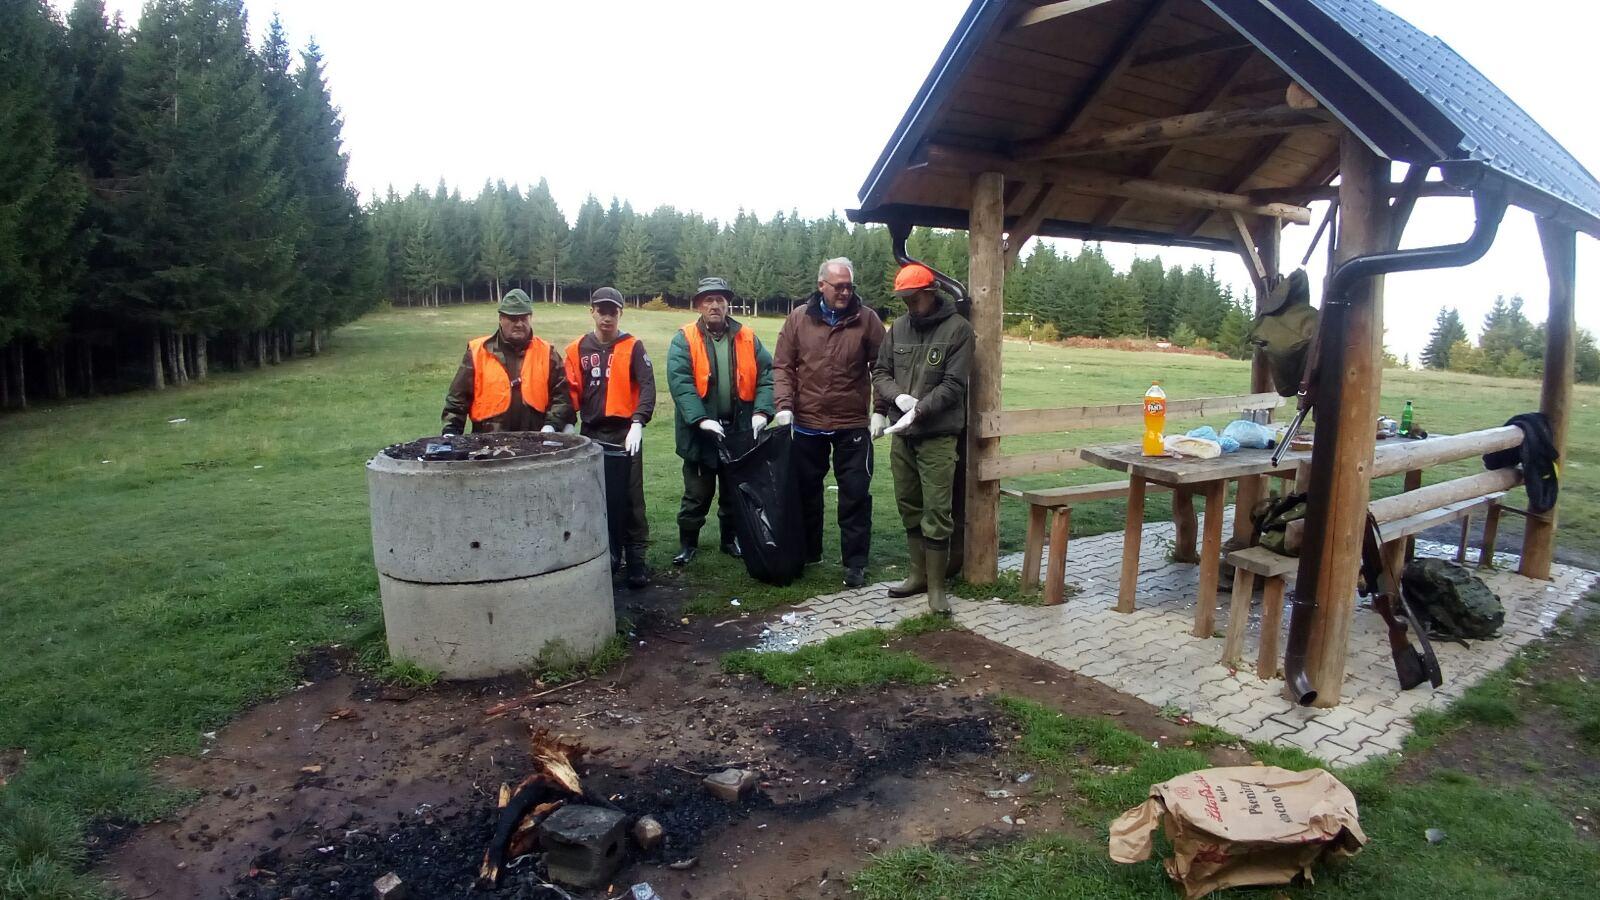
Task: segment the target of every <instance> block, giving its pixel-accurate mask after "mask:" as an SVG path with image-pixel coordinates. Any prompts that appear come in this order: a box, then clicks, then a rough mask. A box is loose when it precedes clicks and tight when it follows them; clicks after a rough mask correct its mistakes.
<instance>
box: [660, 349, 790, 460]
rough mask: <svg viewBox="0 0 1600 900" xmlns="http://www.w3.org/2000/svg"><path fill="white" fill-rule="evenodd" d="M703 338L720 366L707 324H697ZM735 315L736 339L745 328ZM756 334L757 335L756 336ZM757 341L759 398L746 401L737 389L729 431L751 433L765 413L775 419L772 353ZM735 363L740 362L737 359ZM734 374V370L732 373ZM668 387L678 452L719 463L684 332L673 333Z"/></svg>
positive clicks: (669, 357)
mask: <svg viewBox="0 0 1600 900" xmlns="http://www.w3.org/2000/svg"><path fill="white" fill-rule="evenodd" d="M696 325H697V331H698V332H699V334H700V339H701V340H702V341H704V342H705V345H706V356H707V357H709V358H710V359H711V360H712V365H713V366H715V365H716V362H715V360H716V354H715V353H714V352H713V351H712V347H711V338H710V337H709V336H708V335H707V334H706V330H705V325H704V324H701V323H696ZM743 327H744V326H743V325H740V324H739V323H738V322H736V321H734V320H733V319H732V318H729V319H728V337H729V338H732V337H733V336H734V335H735V334H737V333H738V332H739V329H741V328H743ZM752 336H754V335H752ZM755 344H756V400H755V402H754V403H745V402H744V401H742V400H740V399H739V395H738V393H737V392H735V394H734V397H733V408H734V414H733V416H732V424H731V425H730V426H728V429H727V430H728V433H729V434H730V436H731V435H733V434H740V435H745V436H749V435H750V417H751V416H753V415H755V414H756V413H758V412H759V413H761V414H762V415H764V416H766V417H767V418H769V419H770V418H772V411H773V405H772V355H771V354H770V353H768V352H767V348H766V347H764V346H762V344H761V338H759V337H757V338H756V339H755ZM735 359H736V361H735V363H734V365H738V362H737V358H735ZM720 374H721V373H720V372H715V371H713V372H712V373H711V377H712V379H713V381H712V384H711V385H710V386H709V388H708V389H707V393H708V394H709V393H711V392H712V391H715V390H716V389H717V386H716V383H715V379H716V378H717V377H718V376H719V375H720ZM728 375H729V377H730V378H731V377H733V373H731V372H730V373H728ZM667 390H668V391H669V392H670V393H671V394H672V406H673V434H674V435H675V436H676V438H677V444H678V455H679V456H681V457H683V458H684V459H686V460H688V461H689V462H693V463H699V464H701V465H706V466H713V467H714V466H717V465H718V464H719V461H718V458H717V441H716V438H714V437H712V436H711V435H710V434H707V433H706V432H705V431H702V430H701V429H700V428H699V425H698V423H699V422H700V421H701V420H702V419H705V418H707V416H706V407H705V403H704V401H702V400H701V399H700V395H699V394H697V393H695V390H694V364H693V363H691V362H690V360H689V343H688V341H687V340H685V338H684V336H683V332H682V331H678V332H676V333H674V334H673V335H672V343H671V344H670V345H669V346H668V347H667Z"/></svg>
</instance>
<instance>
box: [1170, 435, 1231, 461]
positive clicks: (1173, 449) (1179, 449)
mask: <svg viewBox="0 0 1600 900" xmlns="http://www.w3.org/2000/svg"><path fill="white" fill-rule="evenodd" d="M1161 444H1162V446H1164V447H1166V448H1167V452H1168V453H1171V454H1172V455H1174V456H1190V457H1193V458H1195V459H1216V458H1217V457H1219V456H1221V455H1222V445H1221V444H1219V443H1217V442H1216V441H1208V440H1206V439H1205V438H1199V437H1190V436H1189V435H1187V434H1169V435H1167V436H1166V437H1164V438H1162V439H1161Z"/></svg>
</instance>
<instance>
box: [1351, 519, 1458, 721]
mask: <svg viewBox="0 0 1600 900" xmlns="http://www.w3.org/2000/svg"><path fill="white" fill-rule="evenodd" d="M1361 580H1362V581H1364V582H1366V594H1367V596H1369V597H1371V598H1372V608H1373V609H1375V610H1377V612H1378V615H1380V616H1383V621H1384V622H1385V624H1387V625H1388V626H1389V655H1390V656H1392V657H1394V671H1395V674H1396V675H1399V676H1400V689H1401V690H1402V691H1409V690H1411V689H1412V688H1414V687H1416V686H1417V685H1419V684H1421V683H1423V682H1424V681H1427V682H1429V683H1431V684H1432V685H1433V686H1434V687H1438V686H1439V685H1441V684H1444V673H1443V672H1442V671H1440V669H1439V658H1438V657H1436V656H1434V655H1433V645H1432V644H1430V643H1428V632H1427V630H1426V629H1424V628H1423V627H1422V620H1421V619H1420V618H1419V617H1418V616H1417V611H1416V610H1415V609H1413V608H1412V606H1411V601H1410V600H1409V599H1407V598H1406V595H1405V590H1404V589H1403V588H1402V587H1401V584H1400V579H1399V578H1397V577H1395V573H1394V571H1393V570H1392V569H1391V568H1390V567H1389V566H1388V565H1387V564H1385V562H1384V559H1383V537H1382V536H1381V535H1380V534H1379V533H1378V520H1377V519H1374V518H1373V517H1372V513H1370V512H1369V513H1367V527H1366V534H1365V535H1364V536H1363V537H1362V541H1361ZM1408 630H1409V631H1415V632H1416V634H1417V641H1418V642H1419V643H1421V644H1422V652H1420V653H1418V652H1417V648H1415V647H1413V646H1411V639H1410V637H1409V636H1408V634H1407V632H1408Z"/></svg>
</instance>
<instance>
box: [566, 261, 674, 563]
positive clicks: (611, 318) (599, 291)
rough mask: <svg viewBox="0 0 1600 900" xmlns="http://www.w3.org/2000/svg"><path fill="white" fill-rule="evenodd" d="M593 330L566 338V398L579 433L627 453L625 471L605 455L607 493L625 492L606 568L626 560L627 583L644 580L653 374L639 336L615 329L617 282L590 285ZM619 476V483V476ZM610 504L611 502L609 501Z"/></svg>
mask: <svg viewBox="0 0 1600 900" xmlns="http://www.w3.org/2000/svg"><path fill="white" fill-rule="evenodd" d="M589 314H590V316H591V317H593V319H594V331H592V332H590V333H589V334H586V335H584V336H583V337H580V338H578V339H577V340H575V341H573V342H572V343H570V344H568V345H567V353H566V368H567V384H568V385H570V386H571V389H572V405H573V406H574V407H575V408H576V409H577V411H578V419H579V421H581V422H582V423H583V436H584V437H587V438H591V439H593V440H596V441H599V442H601V443H602V444H606V445H608V446H607V447H606V453H607V456H608V457H610V455H611V454H614V453H626V454H627V456H628V465H627V468H626V469H625V470H623V469H621V468H620V467H617V466H613V465H612V462H613V460H612V459H611V458H608V459H607V460H606V467H605V473H606V493H607V494H608V495H613V494H617V493H620V494H621V495H624V496H626V497H627V499H628V504H627V510H626V511H625V512H623V513H622V514H619V515H612V516H611V517H610V520H609V522H608V525H609V527H610V531H611V570H612V572H613V573H615V572H617V571H619V570H620V569H621V568H622V566H623V563H624V560H625V561H626V565H627V572H628V587H631V588H642V587H644V586H645V585H646V584H649V583H650V573H649V570H648V569H647V568H646V566H645V561H644V553H645V547H646V545H647V544H649V542H650V523H649V521H648V520H647V519H646V518H645V509H644V455H643V454H642V453H641V452H640V448H641V447H642V446H643V445H644V426H645V425H646V423H648V422H649V421H650V416H651V415H652V414H653V413H654V412H655V411H656V373H655V369H654V368H652V366H651V363H650V354H648V353H646V352H645V350H644V342H642V341H640V340H639V339H638V338H636V337H634V336H633V335H631V334H627V333H625V332H623V331H622V330H621V323H622V295H621V294H620V293H618V292H617V289H616V288H612V287H603V288H596V289H595V292H594V293H593V294H591V295H590V296H589ZM619 482H620V483H619ZM607 507H608V509H609V510H612V511H614V512H615V511H617V507H612V506H611V505H610V504H609V503H608V504H607Z"/></svg>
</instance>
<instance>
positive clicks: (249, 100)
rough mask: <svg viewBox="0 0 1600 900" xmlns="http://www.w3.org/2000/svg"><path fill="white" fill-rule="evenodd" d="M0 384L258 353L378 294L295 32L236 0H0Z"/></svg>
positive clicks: (315, 62) (93, 383)
mask: <svg viewBox="0 0 1600 900" xmlns="http://www.w3.org/2000/svg"><path fill="white" fill-rule="evenodd" d="M0 35H4V46H3V47H0V363H3V365H0V397H3V399H4V402H5V403H6V405H8V406H11V407H20V406H25V405H26V403H27V400H28V397H29V396H30V394H34V395H37V394H38V393H40V392H41V391H42V393H44V394H45V395H47V396H50V397H52V398H60V397H65V396H67V395H68V394H69V393H79V394H90V393H95V392H96V391H97V390H103V389H105V388H107V387H109V386H111V385H114V384H120V383H127V382H129V381H135V382H139V383H143V384H147V385H151V386H154V387H157V388H160V387H164V386H165V385H168V384H183V383H185V382H187V381H189V380H191V379H203V378H205V377H206V373H207V371H208V368H209V367H210V366H211V365H212V364H214V363H215V362H221V363H223V364H226V365H231V366H236V367H243V366H247V365H252V364H253V365H257V366H259V365H263V364H268V363H275V362H278V361H279V360H280V359H282V358H283V357H284V356H286V355H288V354H291V353H293V352H294V350H295V348H296V346H297V342H298V338H300V337H301V336H303V337H304V338H305V344H306V347H307V349H309V350H310V351H311V352H316V351H317V350H318V349H319V348H320V343H321V338H322V336H323V335H324V334H325V333H326V331H327V330H328V329H329V328H332V327H334V326H336V325H338V324H341V323H343V322H346V321H349V320H351V319H353V318H355V317H356V316H358V315H360V314H361V313H362V312H364V311H366V310H367V309H369V308H370V307H371V306H372V305H373V303H374V302H375V300H376V299H377V298H378V296H379V294H378V292H377V289H376V281H375V279H374V276H375V273H376V271H377V260H376V258H375V257H374V256H373V254H372V252H371V249H370V248H371V246H372V243H371V241H370V240H369V239H368V235H367V231H366V223H365V220H364V216H363V212H362V209H361V207H360V203H359V200H358V198H357V195H356V193H355V191H354V190H352V189H351V187H350V185H349V184H348V183H347V180H346V167H347V162H348V160H347V158H346V157H345V155H344V154H343V152H342V151H341V149H340V130H341V128H342V121H341V119H340V116H339V111H338V110H337V109H336V108H335V107H334V106H333V103H332V100H331V98H330V96H329V93H328V87H327V84H326V80H325V78H324V66H323V59H322V55H321V52H320V51H319V49H318V48H317V46H316V44H315V43H311V44H309V45H307V46H306V47H305V49H303V50H302V51H300V52H299V53H298V62H296V61H295V59H294V57H295V55H296V54H293V53H291V51H290V48H289V44H288V40H287V38H286V36H285V34H284V31H283V28H282V27H281V25H280V23H279V22H278V21H277V20H276V18H274V20H273V22H272V23H271V25H270V27H269V29H268V31H267V34H266V38H265V40H264V41H263V42H262V43H261V46H260V47H259V48H256V47H253V46H252V44H251V39H250V33H249V27H248V20H247V18H246V15H245V11H244V4H243V2H242V0H151V2H150V3H148V4H147V5H146V6H145V7H144V12H143V14H142V15H141V17H140V20H139V24H138V26H137V27H135V28H131V29H130V28H127V27H125V26H124V24H123V23H122V21H121V20H120V17H119V18H117V19H108V18H107V16H106V11H105V4H104V2H103V0H77V2H76V3H75V4H74V6H73V7H72V9H71V11H70V12H69V13H68V14H67V16H66V19H65V21H62V20H61V19H60V18H58V17H57V15H56V14H55V12H54V11H53V10H52V9H51V8H50V7H49V5H48V4H47V3H46V2H44V0H0Z"/></svg>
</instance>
